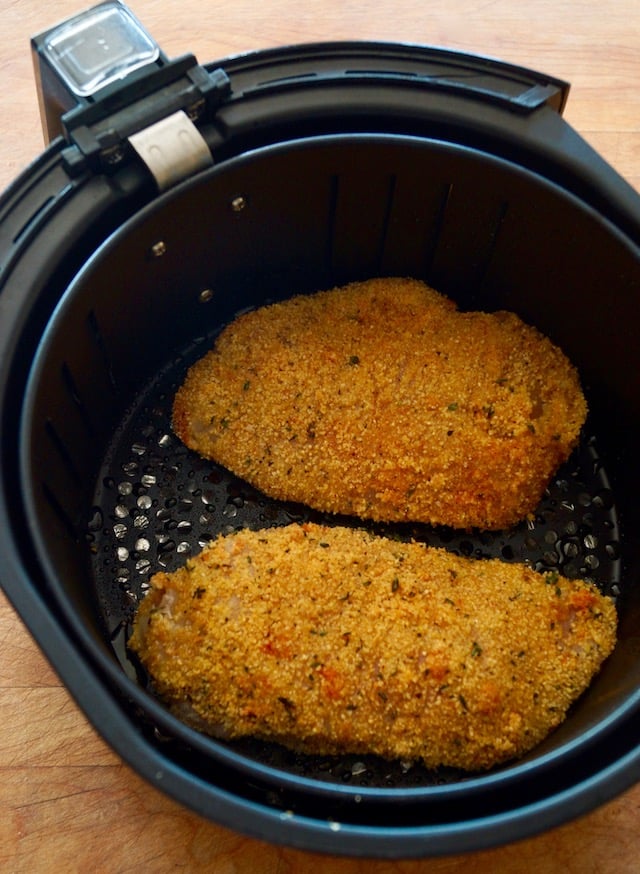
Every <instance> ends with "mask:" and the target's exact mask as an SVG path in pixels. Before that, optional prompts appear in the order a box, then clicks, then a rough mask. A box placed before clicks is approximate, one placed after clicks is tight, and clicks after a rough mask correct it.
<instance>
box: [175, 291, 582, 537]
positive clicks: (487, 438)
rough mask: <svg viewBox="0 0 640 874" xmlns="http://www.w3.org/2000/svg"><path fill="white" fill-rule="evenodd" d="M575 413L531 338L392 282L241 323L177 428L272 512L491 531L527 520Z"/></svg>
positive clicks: (555, 367) (541, 340)
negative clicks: (282, 508) (282, 506)
mask: <svg viewBox="0 0 640 874" xmlns="http://www.w3.org/2000/svg"><path fill="white" fill-rule="evenodd" d="M586 410H587V407H586V402H585V399H584V396H583V394H582V391H581V389H580V384H579V380H578V377H577V374H576V371H575V369H574V367H573V366H572V365H571V363H570V362H569V361H568V360H567V358H566V357H565V355H564V354H563V353H562V352H561V350H560V349H558V348H557V347H556V346H554V345H553V344H552V343H551V341H550V340H548V339H547V338H545V337H544V336H543V335H542V334H540V333H539V332H538V331H537V330H536V329H535V328H533V327H530V326H527V325H525V324H524V323H523V322H522V321H521V320H520V319H519V318H518V317H517V316H516V315H514V314H513V313H508V312H496V313H482V312H460V311H458V310H457V309H456V307H455V305H454V303H453V302H452V301H451V300H449V299H448V298H446V297H444V296H443V295H441V294H439V293H438V292H436V291H434V290H433V289H431V288H429V287H428V286H427V285H425V284H424V283H422V282H420V281H418V280H412V279H397V278H394V279H373V280H369V281H366V282H361V283H353V284H351V285H348V286H345V287H343V288H337V289H333V290H331V291H325V292H319V293H317V294H311V295H300V296H298V297H294V298H292V299H290V300H287V301H284V302H282V303H277V304H273V305H271V306H267V307H263V308H260V309H258V310H254V311H252V312H248V313H245V314H243V315H241V316H239V317H238V318H237V319H236V320H235V321H233V322H232V323H231V324H230V325H229V326H227V327H226V329H225V330H224V331H223V332H222V333H221V334H220V336H219V337H218V339H217V342H216V344H215V347H214V349H213V350H212V351H211V352H209V353H208V354H207V355H205V357H204V358H203V359H202V360H200V361H199V362H197V363H196V364H195V365H194V366H193V367H192V368H191V369H190V371H189V373H188V374H187V377H186V380H185V382H184V385H183V386H182V387H181V388H180V390H179V391H178V393H177V395H176V398H175V401H174V409H173V424H174V429H175V431H176V433H177V434H178V436H179V437H180V438H181V439H182V440H183V441H184V443H186V445H187V446H189V447H190V448H191V449H194V450H195V451H197V452H198V453H200V454H201V455H203V456H205V457H208V458H211V459H214V460H215V461H217V462H219V463H221V464H222V465H224V466H225V467H227V468H229V469H230V470H232V471H233V472H234V473H236V474H237V475H239V476H241V477H242V478H243V479H245V480H246V481H248V482H249V483H251V484H252V485H254V486H255V487H256V488H258V489H260V490H261V491H262V492H264V493H265V494H266V495H268V496H270V497H272V498H277V499H281V500H291V501H297V502H301V503H304V504H307V505H308V506H310V507H313V508H315V509H318V510H321V511H325V512H331V513H341V514H349V515H353V516H357V517H360V518H364V519H373V520H379V521H417V522H426V523H431V524H442V525H450V526H453V527H456V528H472V527H478V528H483V529H499V528H504V527H508V526H511V525H513V524H515V523H517V522H518V521H520V520H521V519H523V518H524V517H525V516H526V515H527V514H528V513H530V512H532V511H533V510H534V509H535V507H536V505H537V504H538V502H539V500H540V498H541V496H542V494H543V492H544V489H545V487H546V485H547V483H548V481H549V479H550V477H551V476H552V475H553V473H554V472H555V470H556V469H557V468H558V466H559V465H560V464H561V463H562V462H563V461H565V460H566V459H567V458H568V456H569V454H570V453H571V451H572V449H573V448H574V446H575V445H576V443H577V440H578V436H579V433H580V429H581V427H582V425H583V423H584V420H585V417H586Z"/></svg>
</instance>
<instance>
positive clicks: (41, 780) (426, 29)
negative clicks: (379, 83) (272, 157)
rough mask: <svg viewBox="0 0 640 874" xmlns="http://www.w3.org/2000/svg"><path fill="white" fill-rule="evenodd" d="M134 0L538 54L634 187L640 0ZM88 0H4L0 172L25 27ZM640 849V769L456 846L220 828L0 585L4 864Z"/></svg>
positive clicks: (484, 860)
mask: <svg viewBox="0 0 640 874" xmlns="http://www.w3.org/2000/svg"><path fill="white" fill-rule="evenodd" d="M86 5H87V6H88V5H90V0H88V2H87V3H86ZM130 6H131V8H132V9H133V10H134V11H135V12H136V14H137V15H138V16H139V17H140V18H141V20H142V21H143V22H144V23H145V25H146V26H147V28H148V29H149V30H150V31H151V33H152V34H153V35H154V36H155V38H156V39H157V40H158V41H159V42H160V44H161V45H162V47H163V49H164V50H165V51H166V53H167V54H168V55H169V56H170V57H175V56H177V55H179V54H182V53H185V52H188V51H193V52H194V53H195V54H196V56H197V57H198V58H199V59H200V60H201V61H210V60H214V59H216V58H221V57H224V56H226V55H229V54H235V53H238V52H244V51H246V50H250V49H258V48H264V47H267V46H273V45H280V44H289V43H300V42H308V41H314V40H325V39H383V40H394V41H406V42H423V43H428V44H431V45H440V46H444V47H447V48H459V49H464V50H468V51H471V52H476V53H479V54H485V55H491V56H494V57H498V58H501V59H503V60H507V61H511V62H513V63H518V64H522V65H524V66H529V67H532V68H534V69H539V70H543V71H544V72H547V73H549V74H550V75H554V76H557V77H559V78H564V79H567V80H569V81H570V82H572V84H573V89H572V93H571V95H570V99H569V105H568V108H567V111H566V118H567V119H568V121H569V122H570V123H572V124H573V125H574V127H576V128H577V129H578V130H579V131H580V132H581V133H583V134H584V136H585V137H586V138H587V139H588V140H589V141H590V142H591V143H592V144H593V145H594V146H595V147H596V148H597V149H598V151H600V152H601V154H602V155H603V156H604V157H605V158H607V159H608V160H609V161H610V162H611V163H612V164H613V165H614V166H615V167H616V169H618V171H619V172H620V173H622V175H623V176H625V177H626V178H627V180H628V181H629V182H631V184H632V185H634V186H635V187H636V188H640V8H639V7H638V3H637V0H600V2H599V3H594V2H592V0H569V2H565V3H558V2H550V0H529V2H526V3H524V2H522V0H495V2H482V0H479V2H471V0H460V2H457V0H432V2H425V0H378V2H376V3H372V4H366V3H356V2H347V0H316V2H315V3H313V4H311V3H309V4H307V3H304V2H302V0H264V2H262V3H257V2H255V0H236V2H235V3H226V4H223V3H212V2H210V0H182V2H180V3H178V4H173V3H165V2H160V0H130ZM83 8H85V4H84V3H83V2H82V0H59V2H57V3H56V4H49V5H47V4H43V3H42V2H41V0H20V2H15V0H0V76H1V77H2V80H1V81H2V84H3V88H2V90H1V91H0V108H1V109H2V114H1V116H0V117H1V119H2V121H1V122H0V188H4V187H5V186H6V185H7V184H8V183H9V182H10V181H11V180H12V179H13V178H14V177H15V176H16V175H17V174H18V172H19V171H20V170H22V169H23V168H24V167H25V166H26V165H27V163H28V162H29V161H30V160H32V159H33V158H35V156H36V155H37V154H38V153H39V152H40V151H41V150H42V147H43V144H42V138H41V132H40V122H39V117H38V108H37V100H36V93H35V88H34V84H33V74H32V68H31V60H30V56H29V37H30V35H31V34H33V33H37V32H38V31H40V30H42V29H44V28H46V27H49V26H50V25H52V24H55V23H56V22H57V21H59V20H61V19H63V18H65V17H67V16H68V15H70V14H73V13H75V12H78V11H80V10H81V9H83ZM0 561H1V557H0ZM639 857H640V786H637V787H635V788H633V789H631V790H629V791H628V792H627V793H626V794H624V795H623V796H621V797H619V798H617V799H615V800H613V801H611V802H609V803H607V804H605V805H604V806H603V807H601V808H599V809H597V810H595V811H594V812H592V813H590V814H588V815H586V816H585V817H584V818H582V819H580V820H578V821H576V822H573V823H570V824H566V825H563V826H561V827H559V828H556V829H555V830H553V831H551V832H549V833H546V834H543V835H541V836H538V837H535V838H532V839H529V840H526V841H522V842H519V843H516V844H511V845H508V846H506V847H501V848H497V849H491V850H486V851H484V852H479V853H473V854H470V855H468V856H464V857H461V856H454V857H447V858H441V859H431V860H424V861H408V862H397V863H395V862H394V863H392V862H385V861H378V862H372V861H367V862H363V861H358V860H348V859H336V858H331V857H325V856H318V855H314V854H308V853H304V852H300V851H297V850H289V849H280V848H276V847H273V846H270V845H268V844H266V843H263V842H261V841H256V840H253V839H249V838H246V837H243V836H240V835H238V834H236V833H234V832H232V831H229V830H226V829H223V828H220V827H218V826H216V825H214V824H212V823H209V822H206V821H204V820H202V819H200V818H199V817H198V816H196V815H194V814H192V813H190V812H188V811H186V810H184V809H182V808H181V807H179V806H178V805H177V804H175V803H174V802H173V801H171V800H169V799H168V798H166V797H165V796H163V795H161V794H159V793H158V792H157V791H156V790H155V789H153V788H151V787H149V786H148V785H146V784H145V783H144V782H143V781H142V780H141V779H140V778H139V777H138V776H136V775H135V774H134V773H133V772H132V771H131V770H130V769H129V768H128V767H127V766H125V765H124V764H123V763H122V762H121V761H120V759H119V758H118V757H117V756H116V755H115V754H114V753H113V752H112V751H111V750H110V749H109V748H107V746H106V745H105V744H104V743H103V741H102V740H101V739H100V738H99V737H98V736H97V735H96V734H95V733H94V731H93V730H92V728H91V727H90V726H89V725H88V723H87V721H86V720H85V718H84V717H83V715H82V714H81V713H80V712H79V711H78V709H77V708H76V706H75V704H74V703H73V702H72V700H71V698H70V697H69V695H68V693H67V692H66V690H65V689H64V687H63V686H62V685H61V684H60V682H59V680H58V679H57V677H56V675H55V674H54V672H53V671H52V670H51V668H50V667H49V666H48V664H47V663H46V661H45V660H44V659H43V657H42V656H41V654H40V652H39V650H38V649H37V647H36V646H35V645H34V643H33V641H32V640H31V638H30V636H29V635H28V633H27V632H26V630H25V628H24V626H23V624H22V622H21V621H20V619H19V618H18V617H17V615H16V614H15V613H14V611H13V610H12V608H11V607H10V606H9V605H8V603H7V602H6V600H5V599H4V597H2V596H0V870H2V871H6V872H10V874H18V872H27V871H28V872H35V874H39V872H49V871H54V872H58V871H64V872H108V874H111V872H125V871H133V870H137V871H141V872H152V874H156V872H165V871H166V872H169V871H186V872H220V874H237V872H247V874H260V872H269V874H285V872H286V874H303V872H308V874H311V872H313V874H324V872H326V874H329V872H331V874H334V872H337V874H356V872H365V871H366V872H372V874H391V872H397V874H417V872H446V874H454V872H462V871H464V872H465V874H490V872H491V874H495V872H498V874H500V872H505V874H527V872H532V874H533V872H536V874H556V872H557V874H560V872H563V874H565V872H575V874H578V872H579V874H590V872H591V874H596V872H598V874H608V872H612V874H613V872H616V874H620V872H636V871H638V870H640V862H638V858H639Z"/></svg>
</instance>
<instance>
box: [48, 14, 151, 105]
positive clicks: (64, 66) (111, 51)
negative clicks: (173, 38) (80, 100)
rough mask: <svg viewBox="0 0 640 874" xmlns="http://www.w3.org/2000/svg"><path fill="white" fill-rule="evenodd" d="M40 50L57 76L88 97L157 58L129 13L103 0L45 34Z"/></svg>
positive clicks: (149, 42)
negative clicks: (44, 52)
mask: <svg viewBox="0 0 640 874" xmlns="http://www.w3.org/2000/svg"><path fill="white" fill-rule="evenodd" d="M44 49H45V51H46V53H47V55H48V57H49V60H50V62H51V64H53V66H54V67H55V69H56V71H57V73H58V75H59V76H60V77H61V78H62V79H63V81H64V82H65V83H66V84H67V85H68V87H69V88H70V89H71V90H72V91H73V93H74V94H76V95H78V96H79V97H88V96H89V95H91V94H94V93H95V92H96V91H98V90H100V89H101V88H104V87H105V86H106V85H109V84H111V83H112V82H115V81H118V80H119V79H122V78H123V77H124V76H126V75H127V74H129V73H131V72H132V71H133V70H137V69H138V68H139V67H143V66H145V65H146V64H151V63H153V62H154V61H156V60H157V58H158V57H159V54H160V49H159V47H158V45H157V44H156V43H155V42H154V40H153V39H152V38H151V37H150V36H149V34H148V33H147V32H146V31H145V30H144V28H143V27H142V25H141V24H140V22H139V21H137V19H136V18H135V17H134V16H133V15H132V13H131V12H130V11H129V10H128V9H127V8H126V7H125V6H122V5H120V4H119V3H116V2H114V3H103V4H102V5H100V6H96V7H94V8H93V9H90V10H88V11H87V12H85V13H82V14H81V15H78V16H76V17H75V18H72V19H70V20H68V21H66V22H65V23H64V24H61V25H60V27H58V28H56V29H55V30H52V31H51V33H50V34H49V35H48V38H47V41H46V44H45V46H44Z"/></svg>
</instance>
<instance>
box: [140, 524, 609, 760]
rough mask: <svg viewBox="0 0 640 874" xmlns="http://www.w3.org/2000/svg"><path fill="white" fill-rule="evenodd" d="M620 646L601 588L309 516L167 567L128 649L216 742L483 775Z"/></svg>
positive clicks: (518, 750) (555, 715)
mask: <svg viewBox="0 0 640 874" xmlns="http://www.w3.org/2000/svg"><path fill="white" fill-rule="evenodd" d="M615 637H616V611H615V607H614V605H613V603H612V602H611V600H610V599H608V598H606V597H604V596H603V595H601V594H600V593H599V592H598V590H597V589H596V588H595V587H594V586H592V585H590V584H588V583H587V582H579V581H570V580H568V579H565V578H563V577H561V576H559V575H558V574H557V573H556V572H551V573H547V574H546V575H541V574H538V573H536V572H534V571H533V570H531V569H530V568H528V567H526V566H524V565H517V564H505V563H503V562H500V561H498V560H478V559H475V560H474V559H467V558H460V557H457V556H455V555H453V554H451V553H449V552H447V551H445V550H442V549H435V548H428V547H426V546H424V545H422V544H418V543H415V542H411V543H403V542H399V541H395V540H391V539H388V538H383V537H378V536H373V535H371V534H369V533H367V532H365V531H363V530H358V529H352V528H345V527H327V526H323V525H316V524H311V523H307V524H304V525H297V524H293V525H289V526H286V527H283V528H273V529H268V530H265V531H249V530H244V531H240V532H238V533H234V534H230V535H227V536H220V537H219V538H218V539H217V540H215V541H213V542H212V543H211V544H210V545H209V546H208V547H207V548H205V549H204V550H203V552H202V553H201V554H200V555H198V556H197V557H194V558H191V559H189V560H188V561H187V564H186V566H185V567H183V568H182V569H180V570H178V571H175V572H174V573H172V574H167V573H158V574H156V575H155V576H154V577H153V578H152V580H151V589H150V591H149V593H148V594H147V595H146V597H145V598H144V599H143V600H142V602H141V604H140V606H139V609H138V613H137V616H136V620H135V625H134V630H133V634H132V637H131V639H130V642H129V644H130V647H131V648H132V649H133V651H134V652H135V653H137V655H138V657H139V658H140V660H141V661H142V663H143V664H144V666H145V667H146V669H147V671H148V672H149V675H150V677H151V679H152V683H153V686H154V688H155V690H156V691H157V693H158V694H159V695H160V696H161V697H162V698H163V699H164V700H165V701H166V702H167V703H168V705H169V706H170V707H171V708H172V709H173V710H174V711H175V712H176V713H177V714H178V715H179V716H180V717H182V718H184V719H186V720H187V721H189V722H190V723H192V724H193V725H195V726H196V727H197V728H199V729H202V730H204V731H207V732H209V733H211V734H213V735H217V736H221V737H224V738H238V737H243V736H248V735H250V736H254V737H258V738H262V739H266V740H269V741H276V742H279V743H281V744H284V745H286V746H288V747H290V748H293V749H294V750H297V751H302V752H308V753H319V754H333V753H336V754H340V753H359V754H366V753H375V754H378V755H380V756H383V757H386V758H389V759H397V758H399V759H407V760H423V761H424V763H425V764H426V765H427V766H429V767H436V766H439V765H451V766H455V767H457V768H463V769H467V770H471V771H475V770H481V769H487V768H490V767H492V766H493V765H496V764H498V763H500V762H504V761H506V760H509V759H512V758H514V757H518V756H521V755H523V754H524V753H526V752H527V751H528V750H530V749H531V748H532V747H534V746H535V745H536V744H537V743H538V742H539V741H541V740H542V739H543V738H544V737H545V736H546V735H547V734H548V733H549V732H550V731H551V730H552V729H553V728H554V727H555V726H557V725H558V724H559V723H560V722H562V720H563V719H564V717H565V714H566V712H567V708H568V707H569V706H570V705H571V703H572V702H573V701H574V700H575V699H576V698H577V697H578V696H579V695H580V694H581V693H582V692H583V691H584V690H585V689H586V688H587V686H588V685H589V683H590V681H591V679H592V678H593V676H594V674H595V673H596V672H597V671H598V669H599V668H600V666H601V664H602V662H603V660H604V659H605V658H606V657H607V656H608V655H609V653H610V652H611V650H612V649H613V647H614V643H615Z"/></svg>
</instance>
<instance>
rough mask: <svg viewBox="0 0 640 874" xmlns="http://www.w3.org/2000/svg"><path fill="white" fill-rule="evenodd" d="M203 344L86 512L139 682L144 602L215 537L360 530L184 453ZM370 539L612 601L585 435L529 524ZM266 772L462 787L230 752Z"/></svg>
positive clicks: (319, 761)
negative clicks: (297, 527) (500, 566)
mask: <svg viewBox="0 0 640 874" xmlns="http://www.w3.org/2000/svg"><path fill="white" fill-rule="evenodd" d="M210 342H211V341H210V340H208V341H206V342H205V341H199V342H198V343H196V344H194V346H192V347H191V349H190V350H189V351H188V352H186V353H185V354H184V355H180V356H177V357H176V358H175V359H174V360H173V361H172V362H171V364H170V365H169V366H168V367H167V368H166V369H165V371H164V372H162V373H161V374H159V375H158V376H157V377H156V378H155V379H154V380H153V381H152V382H151V383H150V384H149V385H147V387H146V388H145V390H144V391H143V392H141V394H140V395H139V397H138V398H137V399H136V400H135V402H134V403H133V404H132V405H131V407H130V409H129V412H128V414H127V415H126V417H125V419H124V420H123V422H122V424H121V426H120V427H119V428H118V429H117V431H116V433H115V435H114V436H113V439H112V442H111V445H110V446H109V448H108V451H107V453H106V455H105V458H104V464H103V467H102V470H101V472H100V476H99V480H98V483H97V487H96V491H95V497H94V506H93V507H92V509H91V513H90V519H89V524H88V531H87V539H88V542H89V546H90V555H91V570H92V574H93V581H94V585H95V592H96V600H97V603H98V605H99V610H100V612H101V614H102V619H103V622H104V626H105V628H106V629H107V634H108V635H109V637H110V639H111V641H112V643H113V646H114V649H115V651H116V653H117V656H118V658H119V659H120V662H121V663H122V666H123V669H124V670H125V671H126V672H127V673H128V674H129V675H130V676H133V677H136V678H137V679H138V680H139V681H140V682H144V677H143V676H142V675H141V672H140V670H139V669H138V668H137V666H135V665H134V663H133V662H132V661H130V660H129V657H128V654H127V650H126V640H127V637H128V634H129V630H130V625H131V621H132V618H133V615H134V613H135V610H136V607H137V604H138V602H139V600H140V598H141V597H142V596H143V595H144V593H145V591H146V590H147V588H148V586H149V582H148V581H149V578H150V576H151V575H152V574H153V573H155V572H156V571H158V570H161V569H163V570H168V571H171V570H174V569H176V568H177V567H179V566H180V565H181V564H183V563H184V561H185V560H186V558H187V557H188V556H190V555H194V554H196V553H197V552H198V551H199V550H200V549H201V548H202V547H203V546H205V545H206V544H207V543H208V542H209V541H210V540H211V539H212V538H214V537H215V536H217V535H218V534H220V533H230V532H232V531H235V530H237V529H240V528H244V527H249V528H253V529H259V528H266V527H271V526H277V525H285V524H289V523H291V522H292V521H321V522H326V523H328V524H338V523H339V524H357V525H358V526H362V525H363V523H362V521H361V520H353V519H347V518H344V517H336V516H329V515H324V514H320V513H317V512H315V511H311V510H309V509H308V508H306V507H303V506H301V505H298V504H290V503H283V502H278V501H273V500H271V499H269V498H267V497H265V496H264V495H263V494H261V493H259V492H258V491H256V490H255V489H253V488H252V487H251V486H249V485H248V484H247V483H245V482H244V481H242V480H240V479H239V478H238V477H236V476H234V475H233V474H231V473H230V472H229V471H227V470H226V469H224V468H222V467H220V466H219V465H216V464H214V463H212V462H210V461H207V460H205V459H202V458H200V457H199V456H197V455H196V454H195V453H193V452H191V451H190V450H188V449H187V448H186V447H185V446H184V445H183V444H182V443H181V442H180V441H179V440H178V438H177V437H176V436H175V435H174V434H173V432H172V430H171V406H172V402H173V396H174V394H175V391H176V390H177V388H178V387H179V385H180V384H181V383H182V380H183V378H184V375H185V372H186V369H187V367H188V366H189V365H190V364H191V363H192V362H193V361H194V360H196V359H197V358H198V357H200V355H202V354H204V351H205V350H206V349H208V348H209V345H210ZM369 527H370V528H371V529H372V530H375V531H376V532H377V533H387V534H392V535H393V536H394V537H396V538H398V537H400V538H413V539H415V540H418V541H422V542H424V543H427V544H429V545H432V546H440V547H445V548H446V549H449V550H451V551H452V552H455V553H457V554H460V555H465V556H474V557H477V558H483V557H484V558H487V557H495V558H500V559H502V560H503V561H507V562H525V563H527V564H529V565H531V566H532V567H534V568H536V569H538V570H550V569H556V570H558V571H559V572H560V573H562V574H563V575H565V576H567V577H570V578H577V577H580V578H585V579H590V580H592V581H593V582H595V583H596V584H597V585H598V587H599V588H600V589H601V590H602V591H603V592H605V593H606V594H609V595H611V596H612V597H614V598H615V597H617V595H619V594H620V591H619V584H620V560H619V552H620V549H619V536H620V535H619V529H618V523H617V515H616V509H615V503H614V496H613V494H612V492H611V489H610V487H609V483H608V479H607V475H606V472H605V469H604V467H603V464H602V462H601V459H600V458H599V456H598V453H597V449H596V440H595V438H594V437H593V436H585V437H584V438H583V440H582V442H581V444H580V445H579V447H578V448H577V449H576V451H575V452H574V454H573V456H572V457H571V458H570V459H569V461H568V462H567V463H566V464H565V465H564V466H563V467H562V468H561V469H560V470H559V471H558V472H557V474H556V476H555V477H554V479H553V481H552V482H551V483H550V484H549V487H548V489H547V492H546V494H545V496H544V498H543V500H542V501H541V503H540V505H539V507H538V508H537V511H536V513H535V518H534V519H533V520H528V521H526V522H523V523H521V524H520V525H518V526H516V527H515V528H513V529H510V530H508V531H502V532H497V533H495V532H494V533H488V532H478V531H474V532H460V531H454V530H451V529H446V528H432V527H429V526H425V525H415V524H402V525H380V524H376V525H370V526H369ZM231 746H232V747H233V749H234V750H236V751H239V752H242V753H244V754H246V755H247V756H249V757H250V758H252V759H257V760H259V761H260V762H262V763H264V764H268V765H271V766H273V767H276V768H282V769H284V770H286V771H288V772H291V773H293V774H300V775H303V776H305V777H312V778H314V779H318V780H321V781H324V782H326V781H330V782H339V783H341V784H344V783H349V784H350V785H352V786H353V787H354V788H355V787H356V786H363V787H364V786H382V787H402V786H406V787H409V786H429V785H436V784H439V783H442V782H452V781H458V780H461V779H464V777H465V776H468V775H464V774H461V773H460V772H456V771H452V770H446V771H444V770H443V771H440V772H437V773H435V772H430V771H427V770H426V769H425V768H423V767H422V766H420V765H418V764H413V765H411V764H409V763H405V762H395V763H389V762H383V761H381V760H379V759H376V758H374V757H362V756H344V757H340V758H332V757H317V756H302V755H296V754H293V753H291V752H289V751H287V750H284V749H281V748H280V747H278V746H277V745H272V744H265V743H261V742H257V741H252V740H247V741H242V742H234V743H233V744H231Z"/></svg>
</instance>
